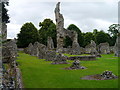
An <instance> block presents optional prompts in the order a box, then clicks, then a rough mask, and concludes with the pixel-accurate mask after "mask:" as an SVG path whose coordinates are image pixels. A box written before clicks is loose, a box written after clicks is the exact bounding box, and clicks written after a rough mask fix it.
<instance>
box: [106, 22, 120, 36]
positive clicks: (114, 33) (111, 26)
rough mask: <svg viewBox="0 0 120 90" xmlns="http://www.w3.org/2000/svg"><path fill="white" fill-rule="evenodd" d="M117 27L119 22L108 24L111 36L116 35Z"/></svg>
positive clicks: (119, 25) (119, 26)
mask: <svg viewBox="0 0 120 90" xmlns="http://www.w3.org/2000/svg"><path fill="white" fill-rule="evenodd" d="M118 28H120V24H112V25H110V27H109V30H108V32H109V33H110V34H111V35H112V36H117V34H118Z"/></svg>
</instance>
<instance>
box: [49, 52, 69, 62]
mask: <svg viewBox="0 0 120 90" xmlns="http://www.w3.org/2000/svg"><path fill="white" fill-rule="evenodd" d="M66 59H67V57H66V56H64V55H63V54H61V53H59V54H56V57H55V58H54V60H53V62H52V63H51V64H68V63H67V61H66Z"/></svg>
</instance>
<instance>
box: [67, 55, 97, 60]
mask: <svg viewBox="0 0 120 90" xmlns="http://www.w3.org/2000/svg"><path fill="white" fill-rule="evenodd" d="M75 59H78V60H80V61H92V60H96V56H94V55H89V56H72V57H69V58H68V60H75Z"/></svg>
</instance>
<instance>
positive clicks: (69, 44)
mask: <svg viewBox="0 0 120 90" xmlns="http://www.w3.org/2000/svg"><path fill="white" fill-rule="evenodd" d="M68 46H72V40H71V38H69V37H68V36H66V37H65V39H64V47H65V48H67V47H68Z"/></svg>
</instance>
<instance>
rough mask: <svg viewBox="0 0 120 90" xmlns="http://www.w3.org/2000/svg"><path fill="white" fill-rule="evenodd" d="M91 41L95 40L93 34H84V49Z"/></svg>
mask: <svg viewBox="0 0 120 90" xmlns="http://www.w3.org/2000/svg"><path fill="white" fill-rule="evenodd" d="M91 40H95V38H94V35H93V33H92V32H87V33H84V47H85V46H86V45H88V44H90V42H91Z"/></svg>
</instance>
